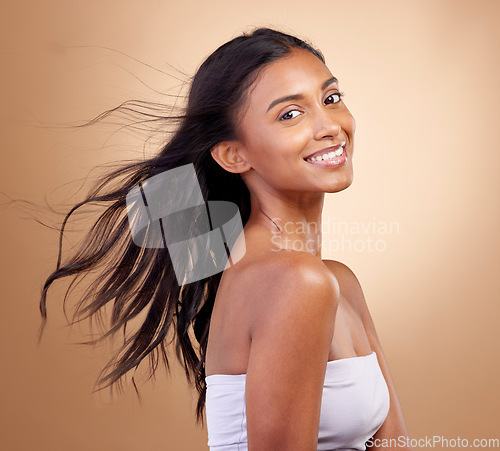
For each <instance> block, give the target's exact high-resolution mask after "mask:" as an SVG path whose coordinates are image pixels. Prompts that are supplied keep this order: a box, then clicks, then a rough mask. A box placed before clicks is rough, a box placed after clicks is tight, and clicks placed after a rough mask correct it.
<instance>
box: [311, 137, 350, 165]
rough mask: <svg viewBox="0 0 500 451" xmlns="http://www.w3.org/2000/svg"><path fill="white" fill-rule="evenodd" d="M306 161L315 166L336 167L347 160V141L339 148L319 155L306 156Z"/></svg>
mask: <svg viewBox="0 0 500 451" xmlns="http://www.w3.org/2000/svg"><path fill="white" fill-rule="evenodd" d="M306 161H307V162H308V163H310V164H312V165H314V166H318V167H321V168H335V167H338V166H342V165H343V164H345V162H346V161H347V153H346V151H345V143H343V145H342V146H340V147H339V148H338V149H337V150H332V151H331V152H325V153H324V154H323V155H319V156H317V157H312V158H306Z"/></svg>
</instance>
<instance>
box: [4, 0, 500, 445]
mask: <svg viewBox="0 0 500 451" xmlns="http://www.w3.org/2000/svg"><path fill="white" fill-rule="evenodd" d="M13 5H14V2H8V1H4V2H2V5H1V10H0V25H1V26H0V30H1V31H0V33H1V36H0V37H1V39H0V51H1V56H2V71H1V74H0V77H1V78H0V94H1V97H0V98H1V106H0V109H1V111H0V143H1V158H2V160H1V165H0V167H1V177H0V184H1V186H0V191H1V193H2V198H1V201H2V202H6V201H7V200H8V199H9V198H22V199H26V200H29V201H32V202H35V203H43V201H44V198H47V199H48V200H49V201H50V202H51V204H52V205H55V206H56V207H58V206H61V205H62V204H63V203H65V205H70V204H72V203H76V202H77V201H79V200H81V199H82V198H83V195H84V193H85V192H86V191H85V189H83V190H80V191H78V189H79V188H80V185H81V184H82V183H83V181H84V178H85V177H86V176H87V175H88V173H89V171H90V170H91V169H92V168H94V167H95V166H97V165H98V164H100V163H104V162H113V161H120V160H122V159H124V158H129V157H133V156H140V155H141V152H142V151H143V150H142V143H143V141H144V139H143V137H141V136H138V135H134V134H132V133H127V132H123V131H122V132H120V133H116V134H113V135H112V134H111V133H112V132H113V131H116V129H117V127H114V128H113V127H107V128H106V127H104V126H97V127H93V128H92V127H91V128H88V129H84V130H79V131H67V130H66V131H65V130H54V129H48V128H43V127H42V128H41V127H36V125H38V126H40V125H49V124H66V125H67V124H70V123H76V122H81V121H84V120H88V119H90V118H92V117H94V116H96V115H97V114H99V113H100V112H101V111H103V110H104V109H106V108H110V107H113V106H116V105H117V104H118V103H120V102H122V101H124V100H127V99H130V98H138V99H147V100H153V101H165V100H166V98H165V97H164V96H161V95H160V94H158V93H156V92H155V91H154V90H157V91H162V92H166V91H168V90H172V89H173V92H176V89H177V88H176V85H178V82H177V81H175V80H173V79H172V78H171V77H170V76H169V75H166V74H162V73H161V72H159V71H158V70H154V69H153V68H150V67H147V66H146V65H144V64H141V63H139V62H137V61H136V60H134V59H133V58H136V59H138V60H140V61H142V62H144V63H147V64H150V65H151V66H154V67H155V68H157V69H159V70H161V71H165V72H168V73H171V74H174V73H175V72H174V71H173V70H172V69H171V68H169V66H168V65H169V64H171V65H172V66H174V67H176V68H178V69H181V70H184V71H185V72H186V73H188V74H192V73H193V72H194V71H195V69H196V67H197V66H198V64H199V63H201V61H202V60H203V59H204V58H205V57H206V56H207V55H208V54H209V53H210V52H211V51H213V50H214V49H215V48H216V47H217V46H218V45H220V44H222V43H223V42H225V41H227V40H228V39H230V38H232V37H233V36H236V35H237V34H239V33H240V32H242V31H245V30H248V29H249V28H250V27H252V26H262V25H271V26H276V27H279V28H281V29H283V30H284V31H288V32H292V33H296V34H298V35H300V36H302V37H305V38H308V39H310V40H311V41H313V43H314V44H316V45H317V46H318V47H319V48H320V49H322V51H323V53H324V54H325V56H326V58H327V63H328V65H329V67H330V69H331V70H332V72H333V73H334V74H335V75H336V76H337V77H338V78H339V79H340V82H341V85H340V86H341V89H342V90H344V91H345V93H346V96H345V101H346V103H347V104H348V106H349V108H350V109H351V111H352V113H353V114H354V116H355V118H356V120H357V132H356V133H357V134H356V146H355V148H356V153H355V156H354V167H355V179H354V183H353V185H352V186H351V187H350V188H349V189H348V190H346V191H345V192H342V193H339V194H336V195H328V196H327V200H326V207H325V211H324V221H325V223H328V224H330V226H331V227H332V226H333V225H334V224H337V223H338V222H340V221H347V224H348V225H349V228H350V230H349V233H346V234H344V235H342V233H339V232H338V231H337V233H332V231H331V233H325V236H324V239H325V248H326V251H325V252H324V257H325V258H332V259H338V260H341V261H343V262H345V263H346V264H348V265H349V266H350V267H351V268H352V269H353V270H354V272H355V273H356V274H357V276H358V278H359V280H360V282H361V284H362V286H363V289H364V292H365V296H366V299H367V301H368V304H369V306H370V309H371V312H372V316H373V318H374V321H375V324H376V326H377V330H378V334H379V337H380V340H381V342H382V345H383V347H384V350H385V353H386V355H387V358H388V360H389V365H390V368H391V371H392V374H393V377H394V379H395V382H396V386H397V389H398V392H399V396H400V400H401V403H402V406H403V410H404V414H405V418H406V422H407V425H408V430H409V433H410V436H411V437H412V438H417V439H418V438H424V437H426V436H427V437H430V436H434V435H438V436H443V437H444V438H448V439H454V438H458V437H461V438H467V439H469V440H472V439H474V438H493V437H497V438H498V437H499V435H500V434H499V429H498V424H499V422H498V418H499V416H500V389H499V384H498V381H499V379H500V352H499V338H500V332H499V328H498V318H499V314H500V303H499V301H500V296H499V291H498V280H499V274H500V266H499V254H500V253H499V250H500V249H499V247H500V246H499V244H500V239H499V234H498V231H499V222H500V214H499V208H498V207H499V193H500V177H498V173H499V168H500V148H499V145H498V129H499V127H498V122H497V121H498V119H499V117H498V105H499V101H500V99H499V89H498V81H497V79H498V68H499V61H498V54H499V32H498V26H497V25H498V17H499V12H500V3H499V2H497V1H484V0H479V1H475V2H461V1H405V2H403V1H381V2H373V1H342V2H340V1H335V0H328V1H318V0H311V1H308V2H303V1H297V0H288V1H286V2H270V1H260V0H259V1H257V0H256V1H245V2H238V1H235V2H222V1H213V0H212V1H210V2H202V1H196V2H193V1H185V2H178V3H176V4H173V2H167V1H161V0H156V1H153V0H148V1H146V0H142V1H122V2H118V1H87V2H81V1H78V2H77V1H73V0H65V1H62V0H59V1H54V0H44V1H43V2H39V1H34V0H30V1H19V2H16V4H15V6H13ZM120 52H123V53H120ZM150 151H151V149H150ZM92 175H93V176H97V172H94V173H93V174H92ZM85 186H87V185H85ZM27 208H28V207H27V206H26V207H23V208H21V207H18V206H16V205H10V206H5V205H4V206H2V208H1V215H2V223H1V227H2V229H1V233H2V235H1V237H2V271H1V277H2V289H3V290H2V303H1V308H2V315H1V317H0V322H1V323H0V342H1V343H2V359H1V365H2V368H1V376H0V380H1V390H0V406H1V407H0V409H1V416H2V418H1V421H0V429H1V439H0V441H1V443H2V445H1V446H2V449H5V450H31V449H37V450H69V449H71V450H78V451H79V450H81V451H83V450H89V449H92V450H95V451H100V450H110V449H112V450H114V449H117V450H118V449H120V450H122V451H132V450H138V449H142V450H148V451H154V450H158V451H159V450H202V449H207V447H206V430H204V429H201V428H197V427H196V426H195V423H194V400H195V398H194V396H193V395H192V394H193V392H191V391H190V389H189V388H188V387H187V385H186V383H185V381H184V380H183V376H182V374H181V373H180V372H179V371H177V370H176V371H175V372H174V373H173V375H172V379H170V380H169V379H167V378H166V377H163V376H158V378H157V381H156V384H155V385H153V384H151V383H149V384H146V385H143V386H142V391H141V393H142V394H143V403H142V405H140V404H139V403H138V402H137V400H136V397H135V395H134V392H133V390H128V391H127V392H126V394H125V395H124V396H122V397H121V398H119V399H118V400H115V402H114V403H110V402H109V401H108V400H106V399H105V397H104V395H97V394H96V395H91V390H92V388H93V383H94V380H95V378H96V377H97V375H98V372H99V370H100V368H101V366H102V365H103V364H104V363H105V361H106V357H107V356H108V357H109V354H107V353H106V350H104V349H95V350H93V349H92V348H86V347H83V346H77V345H76V344H74V343H75V342H76V341H78V340H81V339H83V338H85V337H84V336H83V333H84V332H83V331H84V329H82V330H81V331H79V329H78V328H76V329H75V330H74V331H73V332H72V333H70V332H69V330H68V327H66V326H65V319H64V315H63V312H62V298H61V296H62V293H63V288H65V287H66V285H65V284H64V283H60V284H59V285H57V286H55V287H54V288H53V289H52V291H50V292H49V301H48V309H49V323H48V328H47V330H46V333H45V336H44V340H43V341H42V345H41V346H40V347H37V345H36V336H37V331H38V326H39V311H38V298H39V295H40V289H41V284H42V282H43V280H44V277H46V276H47V275H48V274H49V272H50V271H52V270H53V269H54V268H55V263H56V257H57V253H56V252H57V244H58V235H57V233H55V232H53V231H50V230H49V229H46V228H44V227H42V226H40V225H38V224H37V223H35V222H34V221H32V220H29V219H27V218H28V215H27V214H26V211H27V210H26V209H27ZM36 213H37V214H38V217H40V215H41V217H43V218H45V219H47V220H49V221H50V220H51V221H52V223H53V222H54V221H60V219H59V218H55V217H54V215H51V214H50V213H48V212H45V213H41V212H40V211H39V210H37V211H36ZM390 223H392V224H393V230H392V231H390V233H382V232H384V230H383V229H382V227H384V225H389V224H390ZM374 224H375V225H376V229H377V230H372V229H370V225H371V226H372V227H373V225H374ZM356 226H357V227H359V228H360V231H359V233H358V231H356V230H355V229H353V227H356ZM363 227H365V228H368V229H367V230H366V231H365V232H363V231H362V228H363ZM342 240H343V241H342ZM370 240H372V241H370ZM370 242H371V243H372V245H376V246H378V247H377V248H376V249H375V248H371V250H370V248H369V247H368V246H369V244H370ZM71 243H72V241H70V240H66V241H65V246H66V249H68V247H69V245H71ZM341 243H344V248H342V246H341V245H340V244H341ZM348 243H351V245H353V246H354V248H353V249H352V250H351V251H349V249H348V248H347V247H346V246H348ZM374 249H375V250H374ZM377 249H378V250H377Z"/></svg>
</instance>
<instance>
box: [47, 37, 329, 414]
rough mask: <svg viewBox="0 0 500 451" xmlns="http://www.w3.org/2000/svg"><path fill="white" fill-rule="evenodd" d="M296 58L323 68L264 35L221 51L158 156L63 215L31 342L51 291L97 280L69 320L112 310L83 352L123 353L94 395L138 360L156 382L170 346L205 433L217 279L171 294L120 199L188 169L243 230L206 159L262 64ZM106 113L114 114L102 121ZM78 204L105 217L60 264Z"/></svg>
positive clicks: (226, 186)
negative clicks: (113, 341) (90, 348)
mask: <svg viewBox="0 0 500 451" xmlns="http://www.w3.org/2000/svg"><path fill="white" fill-rule="evenodd" d="M294 48H300V49H305V50H307V51H309V52H311V53H313V54H314V55H315V56H317V57H318V58H319V59H320V60H321V61H323V62H324V57H323V55H322V54H321V52H320V51H319V50H317V49H315V48H313V47H312V46H311V45H310V44H308V43H306V42H304V41H303V40H301V39H298V38H296V37H294V36H291V35H289V34H286V33H282V32H280V31H277V30H273V29H270V28H257V29H255V30H253V31H252V32H251V33H247V34H242V35H240V36H238V37H236V38H234V39H232V40H230V41H229V42H227V43H225V44H223V45H222V46H220V47H219V48H218V49H217V50H215V51H214V52H213V53H212V54H211V55H210V56H209V57H208V58H207V59H206V60H205V61H204V62H203V63H202V64H201V66H200V67H199V69H198V71H197V72H196V74H195V76H194V77H193V78H192V82H191V86H190V90H189V94H188V99H187V106H185V107H184V108H183V114H181V115H176V116H175V115H165V116H162V117H161V119H162V120H165V121H167V123H170V124H175V125H176V129H175V131H174V133H173V134H172V136H171V138H170V139H169V140H168V142H167V143H166V144H165V145H163V147H162V148H161V150H160V151H159V153H158V154H157V155H156V156H154V157H152V158H149V159H146V160H144V161H138V162H133V163H130V162H129V163H127V164H126V165H123V166H120V167H119V168H118V169H115V170H113V171H112V172H110V173H108V174H107V175H106V176H105V177H104V178H103V179H102V180H100V182H99V183H98V184H96V186H94V187H93V188H92V190H91V191H90V194H88V196H87V197H86V198H85V199H84V200H83V201H81V202H79V203H77V204H76V205H75V206H74V207H73V208H71V210H70V211H69V212H68V213H67V214H66V215H65V217H64V220H63V222H62V225H61V228H60V231H59V233H60V238H59V239H60V241H59V255H58V260H57V265H56V269H55V270H54V271H53V272H52V273H51V274H50V275H49V276H48V277H47V279H46V280H45V282H44V285H43V288H42V294H41V299H40V312H41V316H42V324H41V327H40V333H39V341H40V339H41V337H42V333H43V330H44V327H45V323H46V320H47V307H46V298H47V291H48V289H49V287H50V286H51V285H52V283H53V282H55V281H56V280H58V279H62V278H64V277H69V276H72V277H74V279H73V280H72V283H71V284H70V286H69V287H68V290H67V292H66V296H65V298H64V300H66V297H67V295H68V293H69V291H70V289H71V286H72V285H73V282H75V281H76V279H77V278H78V276H83V277H84V276H86V275H88V274H89V273H90V272H91V271H92V272H94V273H95V272H96V271H97V274H98V277H97V278H96V280H95V281H94V282H93V283H92V285H91V286H90V287H89V290H87V291H86V292H85V294H84V296H83V297H82V298H81V300H80V301H79V302H78V304H77V306H76V308H75V311H74V316H73V319H76V318H77V319H78V320H79V321H81V320H84V319H87V318H89V319H90V321H91V322H92V317H94V316H96V317H97V318H99V315H101V314H102V312H103V311H104V307H106V306H107V305H108V304H109V305H111V306H112V307H111V316H110V327H109V329H108V330H107V331H106V332H105V333H103V335H102V336H101V337H100V338H98V339H97V340H94V341H90V342H87V343H88V344H95V343H98V342H100V341H101V340H104V339H105V338H106V337H111V336H114V335H115V334H116V333H117V332H118V331H119V330H120V329H123V345H122V346H121V348H120V349H119V351H118V352H117V354H116V355H115V356H114V357H113V359H112V360H111V361H109V362H108V363H107V365H106V366H105V367H104V368H103V369H102V371H101V373H100V374H99V377H98V379H97V383H98V384H100V388H99V390H101V389H102V388H105V387H108V386H109V387H111V388H112V387H113V385H114V384H117V385H118V388H119V387H120V382H121V379H122V377H123V376H124V375H126V374H127V373H128V372H129V371H130V370H132V369H134V368H137V367H138V366H139V364H140V363H141V362H142V361H143V359H144V358H145V357H149V363H150V366H149V368H150V374H154V372H155V371H156V369H157V367H158V363H159V361H160V360H161V361H162V362H163V363H164V365H165V366H166V368H167V369H168V370H169V368H170V367H169V358H168V356H167V346H168V345H169V344H170V343H172V342H175V351H176V356H177V358H178V359H179V361H180V363H181V364H182V366H183V368H184V371H185V374H186V378H187V381H188V383H189V384H190V385H194V386H195V388H196V390H197V392H198V395H199V397H198V402H197V406H196V422H197V423H200V422H201V424H203V413H204V406H205V395H206V385H205V355H206V349H207V341H208V331H209V326H210V318H211V314H212V310H213V306H214V301H215V297H216V293H217V289H218V286H219V282H220V279H221V276H222V273H218V274H215V275H212V276H210V277H206V278H204V279H201V280H198V281H194V282H190V283H184V284H179V283H178V281H177V278H176V276H175V273H174V268H173V264H172V260H171V256H170V255H169V252H168V250H167V248H166V247H150V248H148V247H141V246H138V245H137V244H136V243H135V242H134V240H133V237H132V234H131V230H130V226H129V221H128V217H127V203H126V199H127V194H128V193H129V192H130V191H131V190H132V189H133V188H134V187H136V186H137V185H139V184H140V183H141V182H144V181H146V180H147V179H149V178H150V177H153V176H155V175H158V174H160V173H163V172H165V171H168V170H171V169H174V168H178V167H180V166H183V165H187V164H192V165H193V166H194V169H195V171H196V176H197V179H198V183H199V185H200V188H201V192H202V194H203V198H204V200H205V201H206V202H208V201H210V200H216V201H221V200H222V201H228V202H233V203H234V204H236V205H237V206H238V208H239V211H240V215H241V219H242V224H243V225H245V224H246V222H247V220H248V218H249V216H250V193H249V191H248V189H247V187H246V185H245V183H244V182H243V180H242V178H241V176H240V174H234V173H230V172H228V171H226V170H225V169H223V168H222V167H221V166H220V165H219V164H218V163H217V162H216V161H215V160H214V158H213V157H212V155H211V149H212V148H213V147H214V146H215V145H216V144H218V143H220V142H222V141H224V140H233V139H237V137H238V133H237V126H238V119H239V117H240V115H241V112H242V111H243V107H244V105H245V100H246V96H247V94H248V88H249V87H250V86H251V85H252V83H253V82H254V81H255V80H256V79H257V77H258V75H259V73H260V71H261V70H262V69H263V68H264V67H265V66H266V65H267V64H269V63H271V62H272V61H275V60H278V59H279V58H282V57H284V56H286V55H289V54H290V52H291V50H292V49H294ZM122 107H123V104H122ZM127 107H130V105H127ZM119 108H120V107H119ZM113 111H116V109H113V110H108V111H107V112H106V113H105V114H104V115H101V116H100V117H104V116H105V115H106V114H110V113H111V112H113ZM100 117H98V118H97V120H99V118H100ZM94 121H95V120H94ZM91 122H93V121H91ZM85 204H87V205H90V204H97V205H103V206H105V210H104V211H103V212H102V214H100V216H99V217H98V219H97V220H96V221H95V222H94V224H93V225H92V227H91V228H90V230H89V231H88V233H87V234H86V235H85V239H84V241H83V243H82V244H81V247H80V248H79V249H78V251H76V252H75V253H74V255H73V256H72V257H71V258H70V259H69V260H67V261H66V263H64V264H61V254H62V239H63V235H64V229H65V226H66V223H67V221H68V220H69V218H70V216H71V215H72V214H73V213H74V212H75V211H76V210H77V209H78V208H80V207H82V206H83V205H85ZM165 233H166V234H168V230H166V231H165ZM140 314H142V315H143V316H144V320H143V321H142V322H140V324H139V325H138V326H137V327H136V329H137V330H136V331H135V333H133V334H130V336H127V334H126V326H127V324H128V323H129V322H130V321H131V320H133V319H134V318H136V317H138V315H140ZM140 318H141V317H138V318H137V319H136V320H139V319H140ZM169 333H171V334H172V338H171V340H170V341H169V340H167V336H168V334H169ZM193 334H194V337H193ZM132 380H133V379H132ZM193 381H194V384H193ZM134 386H135V382H134ZM136 390H137V387H136Z"/></svg>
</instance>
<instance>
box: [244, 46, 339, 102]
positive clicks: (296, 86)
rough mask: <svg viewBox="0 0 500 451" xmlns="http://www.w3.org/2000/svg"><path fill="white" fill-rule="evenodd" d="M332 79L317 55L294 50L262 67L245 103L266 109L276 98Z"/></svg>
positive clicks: (313, 89)
mask: <svg viewBox="0 0 500 451" xmlns="http://www.w3.org/2000/svg"><path fill="white" fill-rule="evenodd" d="M332 78H333V79H334V78H335V77H333V75H332V73H331V72H330V70H329V69H328V67H327V66H326V65H325V64H324V63H323V62H322V61H321V60H320V59H319V58H318V57H317V56H315V55H314V54H312V53H311V52H309V51H307V50H303V49H294V50H292V52H291V53H290V54H288V55H286V56H285V57H283V58H280V59H279V60H276V61H273V62H272V63H269V64H268V65H267V66H266V67H264V69H263V70H262V71H261V72H260V74H259V76H258V77H257V78H256V80H255V81H254V83H253V84H252V86H251V87H250V89H249V92H248V106H249V107H250V108H255V107H258V109H259V110H261V109H264V110H267V109H268V108H269V106H270V105H271V103H272V102H273V101H274V100H275V99H278V98H281V97H286V96H294V95H300V94H304V95H307V94H308V93H312V92H317V91H318V90H322V88H323V87H324V84H325V82H326V81H329V80H330V81H331V80H332ZM335 81H336V79H335ZM266 102H267V103H266Z"/></svg>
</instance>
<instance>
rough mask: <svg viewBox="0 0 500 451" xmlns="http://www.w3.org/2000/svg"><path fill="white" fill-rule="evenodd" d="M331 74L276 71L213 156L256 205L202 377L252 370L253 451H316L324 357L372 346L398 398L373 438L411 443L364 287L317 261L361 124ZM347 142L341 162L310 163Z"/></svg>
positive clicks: (252, 93) (292, 59)
mask: <svg viewBox="0 0 500 451" xmlns="http://www.w3.org/2000/svg"><path fill="white" fill-rule="evenodd" d="M331 78H332V74H331V72H330V70H329V69H328V68H327V66H326V65H324V64H323V63H322V62H321V61H320V60H319V59H318V58H317V57H315V56H314V55H312V54H311V53H309V52H308V51H305V50H300V49H295V50H293V51H292V53H291V54H290V55H289V56H287V57H285V58H282V59H280V60H278V61H275V62H273V63H271V64H269V65H268V66H266V67H265V68H264V69H263V71H262V72H261V74H260V75H259V77H258V78H257V80H256V81H255V82H254V84H253V85H252V86H251V89H250V90H249V93H248V97H247V102H246V105H245V107H244V109H243V110H242V116H241V119H240V122H239V124H238V139H237V140H233V141H226V142H222V143H219V144H218V145H217V146H215V147H214V148H213V149H212V156H213V158H214V159H215V160H216V161H217V162H218V163H219V164H220V165H221V166H222V167H223V168H224V169H225V170H227V171H229V172H234V173H240V174H241V176H242V178H243V180H244V182H245V183H246V185H247V187H248V189H249V191H250V195H251V202H252V208H251V215H250V219H249V221H248V222H247V224H246V225H245V228H244V242H245V248H246V251H245V255H244V257H243V258H242V259H241V260H240V261H238V262H237V263H236V264H235V265H233V266H231V267H230V268H228V269H227V270H225V271H224V273H223V276H222V279H221V284H220V286H219V290H218V292H217V298H216V302H215V306H214V311H213V314H212V321H211V326H210V334H209V341H208V347H207V356H206V374H207V375H211V374H243V373H246V374H247V386H246V407H247V434H248V445H249V449H250V450H288V449H290V450H292V449H293V450H300V451H302V450H315V449H316V446H317V438H318V428H319V415H320V407H321V396H322V389H323V380H324V375H325V371H326V362H327V360H335V359H340V358H346V357H356V356H360V355H368V354H370V353H371V351H372V350H373V351H375V352H376V353H377V357H378V361H379V364H380V367H381V369H382V372H383V375H384V377H385V380H386V382H387V385H388V387H389V393H390V397H391V404H390V410H389V413H388V416H387V418H386V420H385V422H384V424H383V425H382V426H381V428H380V429H379V430H378V431H377V433H376V434H375V436H374V438H377V439H382V438H396V439H397V438H398V437H399V436H401V435H403V436H407V431H406V426H405V423H404V419H403V415H402V411H401V406H400V403H399V400H398V397H397V394H396V390H395V387H394V383H393V381H392V379H391V375H390V373H389V368H388V365H387V361H386V358H385V355H384V353H383V351H382V348H381V345H380V342H379V340H378V337H377V334H376V331H375V327H374V325H373V321H372V319H371V316H370V313H369V311H368V307H367V305H366V302H365V299H364V296H363V293H362V290H361V287H360V285H359V283H358V281H357V279H356V277H355V275H354V274H353V273H352V271H351V270H350V269H349V268H348V267H347V266H345V265H343V264H342V263H340V262H335V261H330V260H322V258H321V213H322V209H323V203H324V195H325V193H335V192H339V191H342V190H344V189H346V188H347V187H349V186H350V184H351V183H352V179H353V167H352V155H353V150H354V131H355V121H354V118H353V117H352V115H351V113H350V112H349V110H348V109H347V107H346V106H345V104H344V102H343V101H342V99H341V98H340V97H339V96H338V95H337V94H338V92H339V88H338V85H337V83H330V84H329V85H328V86H326V87H323V85H324V83H325V82H326V81H327V80H329V79H331ZM295 94H300V96H301V97H300V98H299V99H291V100H287V101H285V102H282V103H279V104H277V105H275V106H274V107H273V108H271V109H270V110H269V111H268V107H269V105H270V104H271V102H273V101H274V100H275V99H278V98H281V97H284V96H289V95H295ZM342 141H345V142H346V151H347V162H346V163H345V164H344V165H342V166H339V167H336V168H328V169H325V168H319V167H316V166H313V165H311V164H310V163H308V162H306V161H305V158H306V157H307V156H309V155H310V154H312V153H313V152H316V151H318V150H322V149H325V148H327V147H330V146H334V145H337V144H339V143H340V142H342ZM270 218H271V219H272V221H271V220H270ZM273 221H274V223H273ZM306 224H307V225H308V226H309V227H306V228H305V227H304V225H306ZM239 244H241V241H240V242H239V243H238V244H237V245H239ZM299 249H300V250H299ZM297 250H299V251H297ZM233 251H234V249H233ZM269 400H272V402H269ZM371 449H381V448H371ZM397 449H399V450H401V449H411V448H397Z"/></svg>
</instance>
